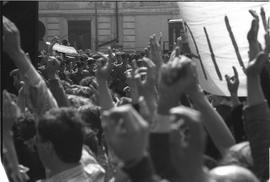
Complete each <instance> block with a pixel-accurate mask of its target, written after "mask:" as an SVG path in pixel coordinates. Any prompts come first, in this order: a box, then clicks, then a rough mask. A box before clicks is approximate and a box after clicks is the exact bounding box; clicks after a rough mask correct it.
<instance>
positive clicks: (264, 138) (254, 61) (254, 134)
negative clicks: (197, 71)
mask: <svg viewBox="0 0 270 182" xmlns="http://www.w3.org/2000/svg"><path fill="white" fill-rule="evenodd" d="M251 12H252V11H251ZM252 16H253V17H254V20H253V21H252V24H251V28H250V31H249V33H248V41H249V44H250V46H249V47H250V50H249V52H250V53H252V54H250V55H249V56H250V57H249V58H250V62H249V64H248V67H247V70H246V72H247V91H248V100H247V107H246V108H245V109H244V116H245V126H246V133H247V137H248V140H249V142H250V148H251V151H252V157H253V160H254V170H255V173H256V175H257V176H258V177H259V179H260V180H262V181H265V180H266V179H268V178H269V176H268V175H269V173H268V172H269V158H268V155H269V147H270V136H269V134H270V109H269V107H268V105H267V102H266V99H265V96H264V93H263V91H262V87H261V81H260V74H261V71H262V69H263V68H264V67H267V66H269V65H270V62H269V49H268V46H269V45H267V44H266V46H265V51H264V52H263V51H261V52H260V50H259V49H258V48H257V45H258V41H257V32H258V24H259V22H258V18H257V15H256V12H253V13H252ZM268 26H269V25H268ZM269 40H270V37H269V32H268V33H267V34H266V35H265V42H266V43H269Z"/></svg>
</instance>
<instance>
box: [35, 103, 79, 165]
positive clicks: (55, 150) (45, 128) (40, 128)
mask: <svg viewBox="0 0 270 182" xmlns="http://www.w3.org/2000/svg"><path fill="white" fill-rule="evenodd" d="M36 143H37V149H38V153H39V156H40V159H41V161H42V163H43V165H44V166H45V167H47V168H49V169H53V168H55V166H57V165H56V164H58V165H59V164H75V163H78V162H79V161H80V159H81V154H82V146H83V130H82V123H81V119H80V116H79V114H78V112H77V111H76V110H73V109H71V108H54V109H51V110H50V111H48V112H47V113H45V114H44V115H43V116H42V117H41V118H40V120H39V122H38V125H37V136H36Z"/></svg>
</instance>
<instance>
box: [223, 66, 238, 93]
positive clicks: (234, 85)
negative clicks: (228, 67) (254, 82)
mask: <svg viewBox="0 0 270 182" xmlns="http://www.w3.org/2000/svg"><path fill="white" fill-rule="evenodd" d="M232 68H233V72H234V75H233V76H229V75H225V79H226V82H227V87H228V90H229V92H230V93H231V95H235V96H237V92H238V87H239V78H238V72H237V70H236V68H235V67H234V66H233V67H232Z"/></svg>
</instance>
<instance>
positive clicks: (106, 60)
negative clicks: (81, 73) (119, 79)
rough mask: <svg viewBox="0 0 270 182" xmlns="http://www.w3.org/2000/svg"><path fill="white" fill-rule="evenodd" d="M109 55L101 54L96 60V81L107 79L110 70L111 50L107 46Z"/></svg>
mask: <svg viewBox="0 0 270 182" xmlns="http://www.w3.org/2000/svg"><path fill="white" fill-rule="evenodd" d="M108 52H109V57H106V56H104V55H101V56H102V58H99V59H98V60H97V70H96V77H97V81H98V82H101V81H102V82H104V81H108V80H109V77H110V74H111V71H112V50H111V48H108Z"/></svg>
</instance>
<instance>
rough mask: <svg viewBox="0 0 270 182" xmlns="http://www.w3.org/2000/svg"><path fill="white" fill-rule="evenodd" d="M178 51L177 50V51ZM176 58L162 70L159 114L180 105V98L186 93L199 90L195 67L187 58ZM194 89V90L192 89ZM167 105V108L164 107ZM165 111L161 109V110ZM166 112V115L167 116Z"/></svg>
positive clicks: (159, 89)
mask: <svg viewBox="0 0 270 182" xmlns="http://www.w3.org/2000/svg"><path fill="white" fill-rule="evenodd" d="M176 50H177V49H176ZM177 55H178V51H176V56H174V59H173V60H171V61H169V62H168V63H167V64H164V65H163V66H162V68H161V73H160V75H161V76H160V80H159V88H158V92H159V97H160V98H159V104H158V111H159V113H160V112H162V111H161V110H164V111H165V112H166V111H168V109H169V108H170V107H175V106H177V105H178V102H179V100H180V96H181V95H182V94H183V93H185V92H195V91H196V90H198V89H197V87H196V86H197V85H198V84H197V80H196V76H194V75H196V70H195V65H194V63H193V62H192V60H191V59H189V58H187V57H185V56H177ZM190 88H192V90H191V89H190ZM164 105H166V107H164ZM160 107H161V108H163V107H164V108H163V109H161V108H160ZM165 112H164V114H165Z"/></svg>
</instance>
